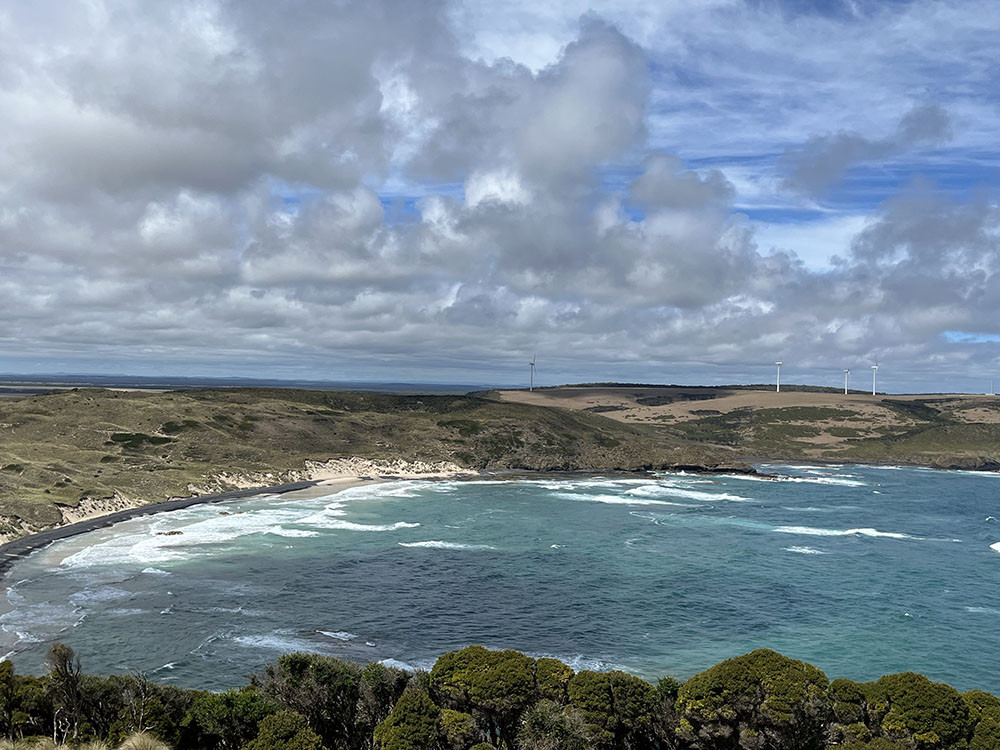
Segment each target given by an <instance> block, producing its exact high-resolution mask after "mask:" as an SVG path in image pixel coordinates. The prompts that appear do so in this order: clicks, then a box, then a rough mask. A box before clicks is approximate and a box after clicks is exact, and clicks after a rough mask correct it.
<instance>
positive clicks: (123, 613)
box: [108, 609, 146, 617]
mask: <svg viewBox="0 0 1000 750" xmlns="http://www.w3.org/2000/svg"><path fill="white" fill-rule="evenodd" d="M108 614H109V615H116V616H118V617H131V616H133V615H144V614H146V610H144V609H109V610H108Z"/></svg>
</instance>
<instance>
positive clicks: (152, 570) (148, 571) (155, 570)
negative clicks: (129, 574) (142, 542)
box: [142, 568, 170, 576]
mask: <svg viewBox="0 0 1000 750" xmlns="http://www.w3.org/2000/svg"><path fill="white" fill-rule="evenodd" d="M142 572H143V573H145V574H146V575H148V576H168V575H170V573H169V572H168V571H166V570H160V569H159V568H143V569H142Z"/></svg>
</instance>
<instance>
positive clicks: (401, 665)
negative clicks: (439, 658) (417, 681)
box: [378, 659, 434, 672]
mask: <svg viewBox="0 0 1000 750" xmlns="http://www.w3.org/2000/svg"><path fill="white" fill-rule="evenodd" d="M378 663H379V664H382V665H384V666H386V667H393V668H394V669H402V670H403V671H404V672H416V671H417V670H418V669H422V670H424V671H429V670H430V669H431V667H433V666H434V662H433V661H425V662H417V665H416V666H414V665H412V664H410V663H408V662H405V661H400V660H399V659H379V662H378Z"/></svg>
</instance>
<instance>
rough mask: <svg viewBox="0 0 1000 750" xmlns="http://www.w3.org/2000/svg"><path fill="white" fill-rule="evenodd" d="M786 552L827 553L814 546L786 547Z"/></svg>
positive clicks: (801, 553)
mask: <svg viewBox="0 0 1000 750" xmlns="http://www.w3.org/2000/svg"><path fill="white" fill-rule="evenodd" d="M785 552H798V553H799V554H800V555H825V554H826V553H825V552H824V551H823V550H819V549H813V548H812V547H785Z"/></svg>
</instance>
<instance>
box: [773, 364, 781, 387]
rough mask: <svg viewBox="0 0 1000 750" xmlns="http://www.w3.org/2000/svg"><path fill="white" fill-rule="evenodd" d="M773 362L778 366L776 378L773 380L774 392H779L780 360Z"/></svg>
mask: <svg viewBox="0 0 1000 750" xmlns="http://www.w3.org/2000/svg"><path fill="white" fill-rule="evenodd" d="M774 364H776V365H777V366H778V379H777V380H776V381H774V386H775V387H774V392H775V393H781V361H780V360H779V361H777V362H775V363H774Z"/></svg>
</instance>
